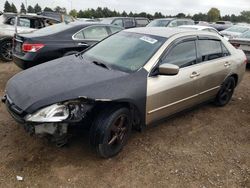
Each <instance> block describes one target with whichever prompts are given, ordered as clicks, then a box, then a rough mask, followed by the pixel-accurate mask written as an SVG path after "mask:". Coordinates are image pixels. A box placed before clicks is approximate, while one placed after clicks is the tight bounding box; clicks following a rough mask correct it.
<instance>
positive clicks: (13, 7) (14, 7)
mask: <svg viewBox="0 0 250 188" xmlns="http://www.w3.org/2000/svg"><path fill="white" fill-rule="evenodd" d="M11 12H14V13H17V9H16V6H15V5H14V4H13V3H11Z"/></svg>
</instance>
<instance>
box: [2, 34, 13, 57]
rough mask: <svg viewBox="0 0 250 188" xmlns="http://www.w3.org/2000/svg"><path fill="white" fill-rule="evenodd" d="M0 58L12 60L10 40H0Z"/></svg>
mask: <svg viewBox="0 0 250 188" xmlns="http://www.w3.org/2000/svg"><path fill="white" fill-rule="evenodd" d="M0 59H1V60H2V61H5V62H10V61H12V59H13V58H12V41H11V40H9V39H6V40H3V41H1V42H0Z"/></svg>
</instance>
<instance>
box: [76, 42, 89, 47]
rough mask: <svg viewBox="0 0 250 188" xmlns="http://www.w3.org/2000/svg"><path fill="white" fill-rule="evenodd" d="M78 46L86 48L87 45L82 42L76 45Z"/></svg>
mask: <svg viewBox="0 0 250 188" xmlns="http://www.w3.org/2000/svg"><path fill="white" fill-rule="evenodd" d="M77 45H78V46H88V44H86V43H84V42H78V44H77Z"/></svg>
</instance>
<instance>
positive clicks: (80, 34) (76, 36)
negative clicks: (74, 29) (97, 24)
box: [74, 31, 84, 40]
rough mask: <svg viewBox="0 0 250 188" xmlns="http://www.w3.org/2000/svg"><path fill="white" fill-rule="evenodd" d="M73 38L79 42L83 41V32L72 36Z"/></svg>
mask: <svg viewBox="0 0 250 188" xmlns="http://www.w3.org/2000/svg"><path fill="white" fill-rule="evenodd" d="M74 38H75V39H79V40H83V39H84V35H83V32H82V31H80V32H78V33H76V34H75V35H74Z"/></svg>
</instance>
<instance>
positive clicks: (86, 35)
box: [73, 26, 109, 50]
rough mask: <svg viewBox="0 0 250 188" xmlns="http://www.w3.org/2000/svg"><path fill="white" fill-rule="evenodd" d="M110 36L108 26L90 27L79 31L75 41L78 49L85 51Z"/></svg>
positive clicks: (74, 37)
mask: <svg viewBox="0 0 250 188" xmlns="http://www.w3.org/2000/svg"><path fill="white" fill-rule="evenodd" d="M108 35H109V33H108V30H107V28H106V26H89V27H86V28H83V29H82V30H80V31H78V32H77V33H76V34H75V35H74V36H73V39H74V41H75V43H76V46H77V49H79V50H84V49H85V48H87V47H89V46H91V45H93V44H95V43H97V42H98V41H100V40H102V39H104V38H105V37H107V36H108Z"/></svg>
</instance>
